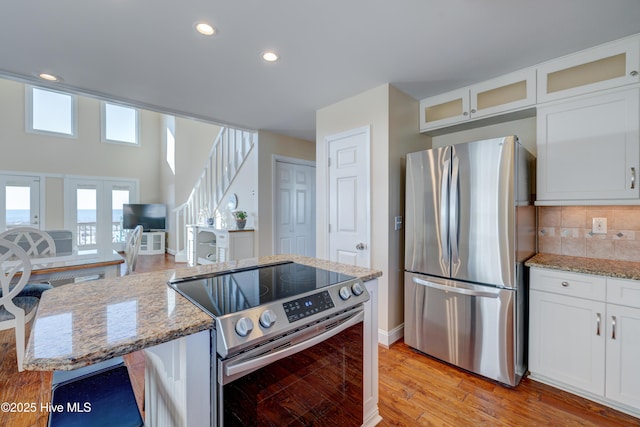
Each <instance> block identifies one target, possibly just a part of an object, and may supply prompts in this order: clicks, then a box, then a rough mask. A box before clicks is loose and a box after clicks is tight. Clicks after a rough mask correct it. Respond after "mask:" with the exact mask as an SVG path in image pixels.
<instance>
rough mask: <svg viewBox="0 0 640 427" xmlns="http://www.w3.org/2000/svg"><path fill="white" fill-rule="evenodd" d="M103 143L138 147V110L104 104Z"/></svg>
mask: <svg viewBox="0 0 640 427" xmlns="http://www.w3.org/2000/svg"><path fill="white" fill-rule="evenodd" d="M101 107H102V108H101V109H102V141H104V142H116V143H124V144H133V145H138V110H137V109H136V108H132V107H126V106H124V105H118V104H112V103H110V102H102V103H101Z"/></svg>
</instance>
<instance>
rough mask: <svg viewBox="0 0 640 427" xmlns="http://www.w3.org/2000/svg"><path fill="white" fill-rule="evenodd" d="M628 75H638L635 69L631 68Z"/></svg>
mask: <svg viewBox="0 0 640 427" xmlns="http://www.w3.org/2000/svg"><path fill="white" fill-rule="evenodd" d="M629 75H631V76H633V77H635V76H637V75H638V72H637V71H636V70H633V71H632V72H630V73H629Z"/></svg>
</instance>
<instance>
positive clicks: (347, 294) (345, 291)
mask: <svg viewBox="0 0 640 427" xmlns="http://www.w3.org/2000/svg"><path fill="white" fill-rule="evenodd" d="M340 298H342V299H343V300H345V301H346V300H348V299H349V298H351V291H350V290H349V288H347V287H346V286H343V287H341V288H340Z"/></svg>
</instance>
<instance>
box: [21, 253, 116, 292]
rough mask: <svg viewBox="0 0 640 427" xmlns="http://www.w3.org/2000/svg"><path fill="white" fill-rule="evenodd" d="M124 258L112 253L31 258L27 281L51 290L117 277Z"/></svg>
mask: <svg viewBox="0 0 640 427" xmlns="http://www.w3.org/2000/svg"><path fill="white" fill-rule="evenodd" d="M123 263H124V258H123V257H122V256H121V255H120V254H119V253H118V252H116V251H114V250H103V251H101V250H96V249H94V250H91V249H90V250H74V251H73V252H72V253H70V254H67V255H60V256H52V257H42V258H31V281H48V282H50V283H51V284H52V285H54V286H58V285H63V284H67V283H73V282H77V281H84V280H92V279H98V278H100V279H104V278H112V277H117V276H120V275H121V266H122V264H123Z"/></svg>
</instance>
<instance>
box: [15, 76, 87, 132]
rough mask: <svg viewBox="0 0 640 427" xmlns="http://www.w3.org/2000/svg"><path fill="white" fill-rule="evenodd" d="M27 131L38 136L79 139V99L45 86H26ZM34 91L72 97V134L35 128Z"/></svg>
mask: <svg viewBox="0 0 640 427" xmlns="http://www.w3.org/2000/svg"><path fill="white" fill-rule="evenodd" d="M24 87H25V103H24V104H25V117H26V120H25V131H26V132H27V133H33V134H38V135H52V136H60V137H63V138H71V139H77V138H78V97H77V96H76V95H74V94H72V93H69V92H63V91H60V90H56V89H51V88H48V87H43V86H34V85H28V84H25V85H24ZM33 89H40V90H47V91H49V92H56V93H59V94H61V95H68V96H70V97H71V133H63V132H52V131H47V130H41V129H34V128H33Z"/></svg>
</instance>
